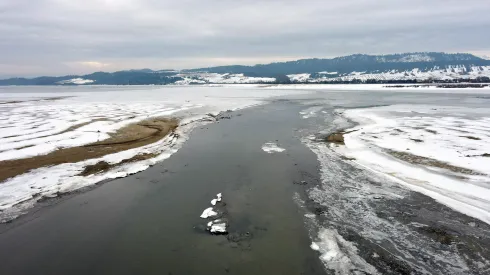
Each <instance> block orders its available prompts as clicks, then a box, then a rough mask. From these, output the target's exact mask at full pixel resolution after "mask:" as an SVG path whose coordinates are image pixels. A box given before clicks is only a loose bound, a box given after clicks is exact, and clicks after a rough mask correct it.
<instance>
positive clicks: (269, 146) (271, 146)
mask: <svg viewBox="0 0 490 275" xmlns="http://www.w3.org/2000/svg"><path fill="white" fill-rule="evenodd" d="M262 150H263V151H264V152H267V153H269V154H273V153H281V152H284V151H286V149H284V148H281V147H279V146H278V145H277V144H276V143H273V142H268V143H265V144H264V145H262Z"/></svg>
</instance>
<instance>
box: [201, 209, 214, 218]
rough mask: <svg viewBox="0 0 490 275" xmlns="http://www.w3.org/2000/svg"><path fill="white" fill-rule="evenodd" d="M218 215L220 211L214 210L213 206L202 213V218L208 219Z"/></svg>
mask: <svg viewBox="0 0 490 275" xmlns="http://www.w3.org/2000/svg"><path fill="white" fill-rule="evenodd" d="M216 215H218V212H214V211H213V208H212V207H209V208H206V209H204V211H203V212H202V214H201V218H203V219H207V218H209V217H213V216H216Z"/></svg>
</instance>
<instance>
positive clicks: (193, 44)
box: [0, 0, 490, 75]
mask: <svg viewBox="0 0 490 275" xmlns="http://www.w3.org/2000/svg"><path fill="white" fill-rule="evenodd" d="M489 12H490V5H488V4H487V0H469V1H454V0H432V1H425V0H424V1H422V0H412V1H392V0H380V1H367V0H347V1H291V0H285V1H284V0H283V1H275V0H269V1H258V0H248V1H245V0H235V1H225V0H207V1H197V0H184V1H166V0H158V1H157V0H139V1H137V0H84V1H82V0H71V1H64V0H37V1H32V0H15V1H14V0H0V37H1V39H0V51H1V52H2V53H3V54H2V55H0V75H13V74H26V75H29V74H63V73H77V72H88V71H92V70H94V68H92V67H87V66H85V65H84V64H92V63H83V62H87V61H93V62H100V63H108V64H110V66H107V67H104V69H108V70H117V69H123V68H131V67H133V66H145V67H152V68H158V67H164V68H172V67H177V68H180V67H194V66H196V67H198V66H206V65H223V64H216V62H218V63H219V62H228V61H230V60H234V61H236V62H240V60H243V62H248V63H250V62H253V63H255V62H261V61H262V60H264V62H269V61H270V60H271V59H274V58H277V59H281V60H282V59H287V58H298V57H331V56H337V55H345V54H352V53H392V52H405V51H426V50H427V51H451V52H454V51H460V52H463V51H479V52H486V51H490V49H489V47H488V45H490V43H489V42H490V38H489V37H488V35H486V33H487V30H488V28H489V27H490V17H488V16H487V15H488V14H489ZM193 60H194V62H193ZM206 60H208V61H209V62H206ZM220 60H221V61H220ZM67 64H70V65H67ZM76 64H79V65H76ZM94 64H95V63H94Z"/></svg>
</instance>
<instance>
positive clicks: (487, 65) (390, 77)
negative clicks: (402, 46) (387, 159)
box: [0, 52, 490, 85]
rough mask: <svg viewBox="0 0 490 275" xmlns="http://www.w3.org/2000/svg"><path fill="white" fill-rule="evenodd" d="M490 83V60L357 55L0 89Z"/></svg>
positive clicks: (38, 81) (40, 80)
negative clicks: (256, 84)
mask: <svg viewBox="0 0 490 275" xmlns="http://www.w3.org/2000/svg"><path fill="white" fill-rule="evenodd" d="M489 77H490V60H487V59H483V58H480V57H477V56H474V55H472V54H466V53H457V54H448V53H438V52H419V53H402V54H389V55H365V54H355V55H349V56H343V57H336V58H331V59H318V58H313V59H301V60H297V61H289V62H277V63H271V64H260V65H254V66H243V65H232V66H219V67H209V68H198V69H190V70H183V71H180V72H179V71H173V70H161V71H154V70H151V69H141V70H126V71H119V72H114V73H106V72H96V73H92V74H88V75H80V76H79V75H69V76H60V77H37V78H30V79H27V78H10V79H4V80H0V85H87V84H90V85H150V84H154V85H166V84H181V85H189V84H207V83H284V84H286V83H397V82H400V83H406V82H437V81H438V82H462V81H472V82H490V79H489Z"/></svg>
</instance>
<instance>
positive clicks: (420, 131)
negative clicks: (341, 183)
mask: <svg viewBox="0 0 490 275" xmlns="http://www.w3.org/2000/svg"><path fill="white" fill-rule="evenodd" d="M488 114H490V109H487V108H480V109H478V108H477V109H470V108H464V107H447V106H424V105H417V106H412V105H394V106H386V107H377V108H368V109H353V110H348V111H346V112H345V116H346V117H348V118H350V119H352V120H354V121H356V122H358V123H360V126H358V127H356V128H354V129H352V130H354V131H353V132H351V133H349V134H347V135H345V144H346V145H345V148H344V147H338V148H336V150H337V151H338V152H340V153H342V154H344V155H346V156H348V157H350V158H355V161H356V162H357V163H358V164H361V165H363V166H365V167H367V168H369V169H372V170H374V171H377V172H381V173H383V174H386V175H389V176H390V177H393V178H396V179H397V180H398V181H399V182H400V183H402V184H404V185H406V186H408V187H409V188H411V189H413V190H415V191H418V192H421V193H424V194H426V195H428V196H430V197H432V198H434V199H436V200H437V201H439V202H441V203H443V204H445V205H447V206H449V207H451V208H453V209H455V210H457V211H460V212H462V213H465V214H467V215H469V216H472V217H475V218H478V219H480V220H482V221H484V222H486V223H490V176H489V175H490V158H489V157H486V156H485V154H489V152H490V118H489V117H487V115H488ZM386 150H392V151H395V152H402V153H403V154H410V155H414V156H421V157H424V158H428V159H432V160H436V161H437V162H438V163H442V164H449V165H451V167H456V168H458V167H460V168H464V169H462V170H461V171H462V172H459V171H460V170H459V169H456V168H451V169H453V170H454V171H453V170H449V169H450V168H447V169H445V168H444V167H442V168H441V167H436V168H434V167H431V165H430V163H429V164H427V165H419V164H417V165H414V164H408V163H407V162H404V161H402V160H399V159H397V158H395V157H392V156H390V155H389V154H387V153H386V152H387V151H386Z"/></svg>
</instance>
